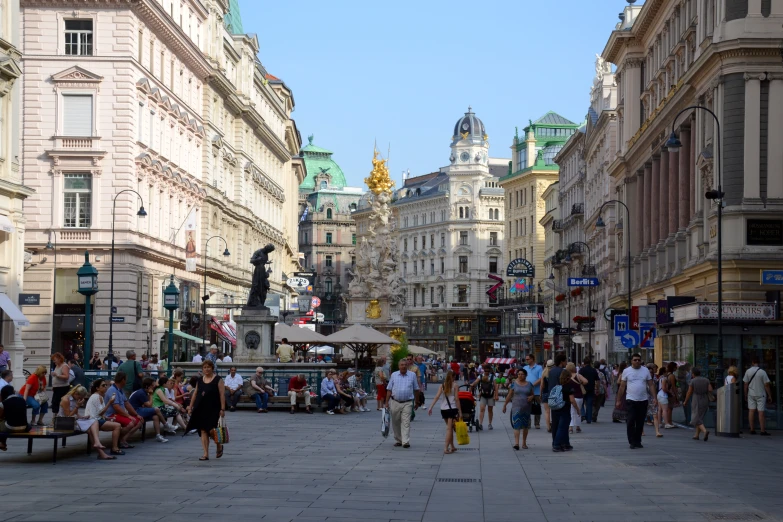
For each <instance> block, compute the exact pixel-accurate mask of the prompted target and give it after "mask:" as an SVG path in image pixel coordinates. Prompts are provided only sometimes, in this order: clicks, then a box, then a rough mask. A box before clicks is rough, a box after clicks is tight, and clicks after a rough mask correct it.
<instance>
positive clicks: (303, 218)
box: [299, 207, 308, 222]
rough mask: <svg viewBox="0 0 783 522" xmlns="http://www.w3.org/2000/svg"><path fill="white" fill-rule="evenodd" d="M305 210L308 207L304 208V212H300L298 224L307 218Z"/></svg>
mask: <svg viewBox="0 0 783 522" xmlns="http://www.w3.org/2000/svg"><path fill="white" fill-rule="evenodd" d="M307 210H308V207H305V209H304V212H302V218H301V219H300V220H299V221H300V222H302V221H304V220H305V218H306V217H307Z"/></svg>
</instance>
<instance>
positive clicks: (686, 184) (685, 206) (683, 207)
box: [677, 128, 693, 230]
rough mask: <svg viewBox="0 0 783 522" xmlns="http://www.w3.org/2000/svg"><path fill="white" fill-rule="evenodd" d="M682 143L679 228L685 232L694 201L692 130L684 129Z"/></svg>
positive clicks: (681, 133) (681, 132) (681, 135)
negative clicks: (691, 202)
mask: <svg viewBox="0 0 783 522" xmlns="http://www.w3.org/2000/svg"><path fill="white" fill-rule="evenodd" d="M680 141H681V142H682V149H680V154H679V157H680V165H679V179H680V182H679V185H680V188H679V191H680V193H679V194H678V196H679V212H678V215H679V218H680V219H679V223H677V228H678V229H680V230H685V229H686V228H687V227H688V222H689V221H690V219H691V212H690V210H691V209H690V203H689V202H690V200H691V199H693V191H692V190H691V185H692V184H693V172H692V169H693V162H691V129H689V128H683V129H682V130H681V131H680Z"/></svg>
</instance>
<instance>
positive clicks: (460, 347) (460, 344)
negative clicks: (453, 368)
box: [454, 341, 472, 363]
mask: <svg viewBox="0 0 783 522" xmlns="http://www.w3.org/2000/svg"><path fill="white" fill-rule="evenodd" d="M454 359H455V360H456V361H459V362H463V363H469V362H471V361H472V359H471V358H470V341H456V342H455V343H454Z"/></svg>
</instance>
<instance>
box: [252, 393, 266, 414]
mask: <svg viewBox="0 0 783 522" xmlns="http://www.w3.org/2000/svg"><path fill="white" fill-rule="evenodd" d="M253 398H254V399H255V400H256V408H257V409H259V410H265V409H267V406H268V405H269V394H268V393H266V392H264V393H256V394H255V395H253Z"/></svg>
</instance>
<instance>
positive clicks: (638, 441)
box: [615, 353, 658, 449]
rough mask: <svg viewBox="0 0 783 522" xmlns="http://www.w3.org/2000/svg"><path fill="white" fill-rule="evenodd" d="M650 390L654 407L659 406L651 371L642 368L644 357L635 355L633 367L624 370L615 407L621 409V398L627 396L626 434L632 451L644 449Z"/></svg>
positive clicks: (632, 362) (632, 358)
mask: <svg viewBox="0 0 783 522" xmlns="http://www.w3.org/2000/svg"><path fill="white" fill-rule="evenodd" d="M648 390H649V393H650V397H652V398H653V405H657V403H658V401H657V400H656V399H655V397H656V392H655V381H653V378H652V375H650V370H648V369H647V368H645V367H644V366H642V356H641V355H640V354H638V353H635V354H633V356H632V357H631V366H630V367H629V368H626V369H625V370H623V375H622V377H621V382H620V389H619V390H618V392H617V399H616V401H615V407H616V408H619V407H620V403H621V402H620V397H622V396H623V394H625V404H626V409H627V410H628V416H627V420H626V432H627V434H628V444H630V445H631V449H637V448H643V447H644V446H642V430H643V429H644V419H645V417H647V406H648V401H647V392H648Z"/></svg>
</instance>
